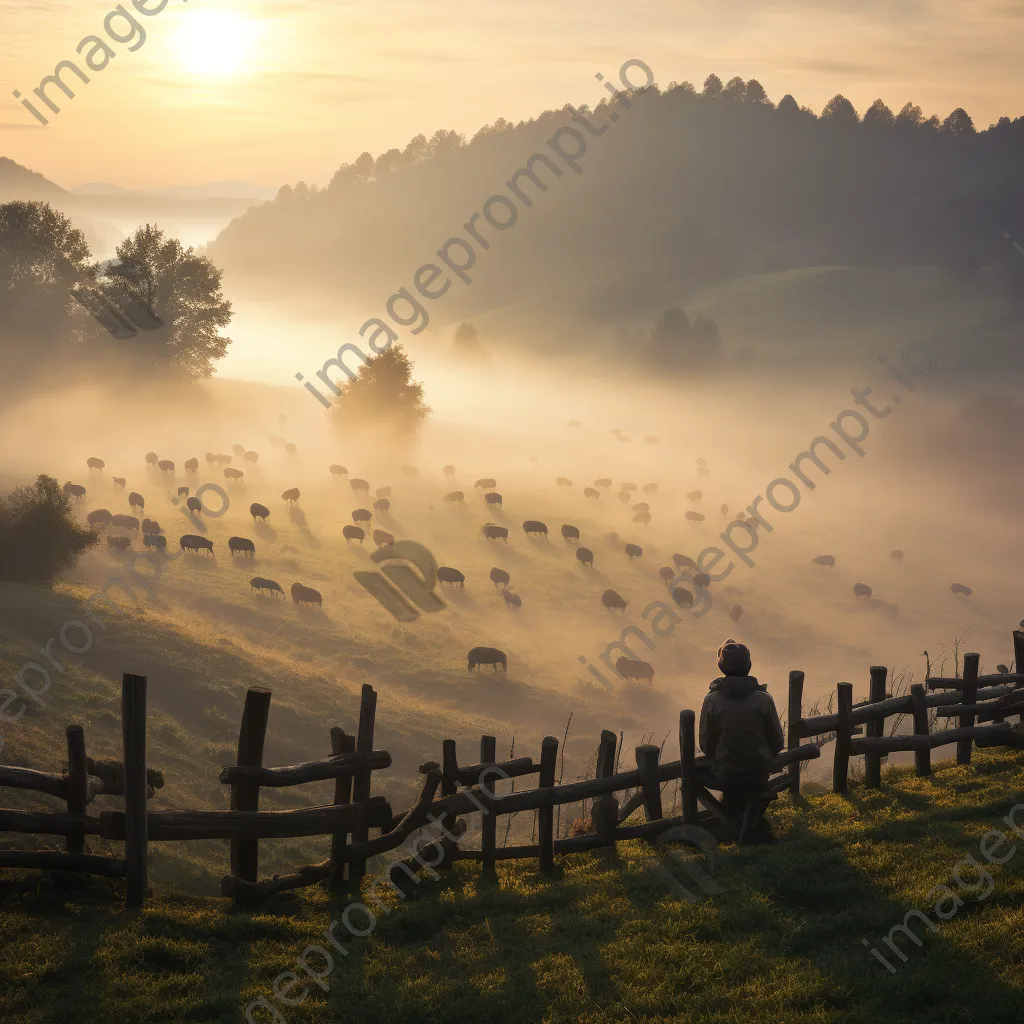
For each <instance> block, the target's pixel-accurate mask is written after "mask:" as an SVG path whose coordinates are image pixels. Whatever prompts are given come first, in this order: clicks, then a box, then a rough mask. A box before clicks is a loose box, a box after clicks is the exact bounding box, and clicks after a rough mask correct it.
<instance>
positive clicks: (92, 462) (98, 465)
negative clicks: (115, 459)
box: [85, 459, 106, 473]
mask: <svg viewBox="0 0 1024 1024" xmlns="http://www.w3.org/2000/svg"><path fill="white" fill-rule="evenodd" d="M85 464H86V465H87V466H88V467H89V468H90V469H98V470H99V471H100V472H101V473H102V472H103V467H104V466H105V465H106V463H105V462H104V461H103V460H102V459H87V460H86V463H85Z"/></svg>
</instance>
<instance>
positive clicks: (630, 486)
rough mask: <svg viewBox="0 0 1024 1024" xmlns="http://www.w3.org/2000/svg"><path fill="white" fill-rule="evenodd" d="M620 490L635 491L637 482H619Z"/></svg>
mask: <svg viewBox="0 0 1024 1024" xmlns="http://www.w3.org/2000/svg"><path fill="white" fill-rule="evenodd" d="M619 490H620V491H635V490H636V484H619Z"/></svg>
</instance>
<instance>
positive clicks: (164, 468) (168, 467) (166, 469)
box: [156, 459, 174, 474]
mask: <svg viewBox="0 0 1024 1024" xmlns="http://www.w3.org/2000/svg"><path fill="white" fill-rule="evenodd" d="M156 468H157V469H159V470H160V472H161V473H171V474H173V473H174V463H173V462H171V460H170V459H161V460H160V461H159V462H158V463H157V464H156Z"/></svg>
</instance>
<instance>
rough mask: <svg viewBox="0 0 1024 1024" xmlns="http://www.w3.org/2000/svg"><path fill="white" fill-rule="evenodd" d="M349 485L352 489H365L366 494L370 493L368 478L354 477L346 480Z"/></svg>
mask: <svg viewBox="0 0 1024 1024" xmlns="http://www.w3.org/2000/svg"><path fill="white" fill-rule="evenodd" d="M348 485H349V487H351V488H352V490H353V491H365V492H366V493H367V494H369V493H370V482H369V481H368V480H360V479H359V477H355V478H354V479H352V480H349V482H348Z"/></svg>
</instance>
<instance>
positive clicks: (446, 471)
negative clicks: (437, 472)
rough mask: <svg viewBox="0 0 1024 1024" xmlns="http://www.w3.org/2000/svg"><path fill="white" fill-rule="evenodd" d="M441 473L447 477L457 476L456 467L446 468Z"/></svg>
mask: <svg viewBox="0 0 1024 1024" xmlns="http://www.w3.org/2000/svg"><path fill="white" fill-rule="evenodd" d="M441 472H442V473H444V475H445V476H455V467H454V466H445V467H444V469H442V470H441Z"/></svg>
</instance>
